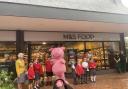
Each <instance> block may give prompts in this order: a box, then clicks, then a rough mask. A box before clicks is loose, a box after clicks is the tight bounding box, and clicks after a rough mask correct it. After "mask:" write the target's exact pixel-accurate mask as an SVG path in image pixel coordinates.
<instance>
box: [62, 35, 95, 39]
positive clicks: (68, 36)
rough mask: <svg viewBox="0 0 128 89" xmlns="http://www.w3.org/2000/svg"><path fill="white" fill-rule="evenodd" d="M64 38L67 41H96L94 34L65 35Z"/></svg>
mask: <svg viewBox="0 0 128 89" xmlns="http://www.w3.org/2000/svg"><path fill="white" fill-rule="evenodd" d="M63 38H64V39H67V40H85V39H91V40H92V39H94V38H95V36H94V35H93V34H82V33H78V34H75V33H64V34H63Z"/></svg>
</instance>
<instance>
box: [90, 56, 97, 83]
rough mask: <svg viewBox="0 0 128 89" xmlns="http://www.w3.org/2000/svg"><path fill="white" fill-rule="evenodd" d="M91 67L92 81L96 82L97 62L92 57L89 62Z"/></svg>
mask: <svg viewBox="0 0 128 89" xmlns="http://www.w3.org/2000/svg"><path fill="white" fill-rule="evenodd" d="M89 68H90V75H91V82H96V63H95V61H94V60H93V59H92V58H91V60H90V62H89Z"/></svg>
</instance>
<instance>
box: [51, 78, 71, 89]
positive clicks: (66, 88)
mask: <svg viewBox="0 0 128 89" xmlns="http://www.w3.org/2000/svg"><path fill="white" fill-rule="evenodd" d="M61 87H63V88H64V89H73V88H72V87H71V86H70V85H69V84H66V83H65V82H64V80H63V79H57V80H56V81H55V83H54V85H53V89H60V88H61Z"/></svg>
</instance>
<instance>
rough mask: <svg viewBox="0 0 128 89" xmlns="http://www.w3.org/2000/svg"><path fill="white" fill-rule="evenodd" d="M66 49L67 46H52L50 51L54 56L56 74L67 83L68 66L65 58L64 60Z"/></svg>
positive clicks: (53, 67) (53, 69)
mask: <svg viewBox="0 0 128 89" xmlns="http://www.w3.org/2000/svg"><path fill="white" fill-rule="evenodd" d="M64 50H65V47H55V48H51V49H50V50H49V51H51V56H52V60H51V61H52V63H53V66H52V71H53V73H54V74H55V76H56V78H57V79H63V80H64V81H65V83H68V82H67V81H66V80H65V74H64V73H65V72H66V66H65V60H64Z"/></svg>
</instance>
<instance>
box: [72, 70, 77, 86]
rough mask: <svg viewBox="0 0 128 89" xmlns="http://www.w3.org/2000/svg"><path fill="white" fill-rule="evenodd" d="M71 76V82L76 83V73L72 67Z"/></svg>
mask: <svg viewBox="0 0 128 89" xmlns="http://www.w3.org/2000/svg"><path fill="white" fill-rule="evenodd" d="M72 78H73V83H74V84H76V83H77V75H76V72H75V70H74V69H72Z"/></svg>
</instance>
